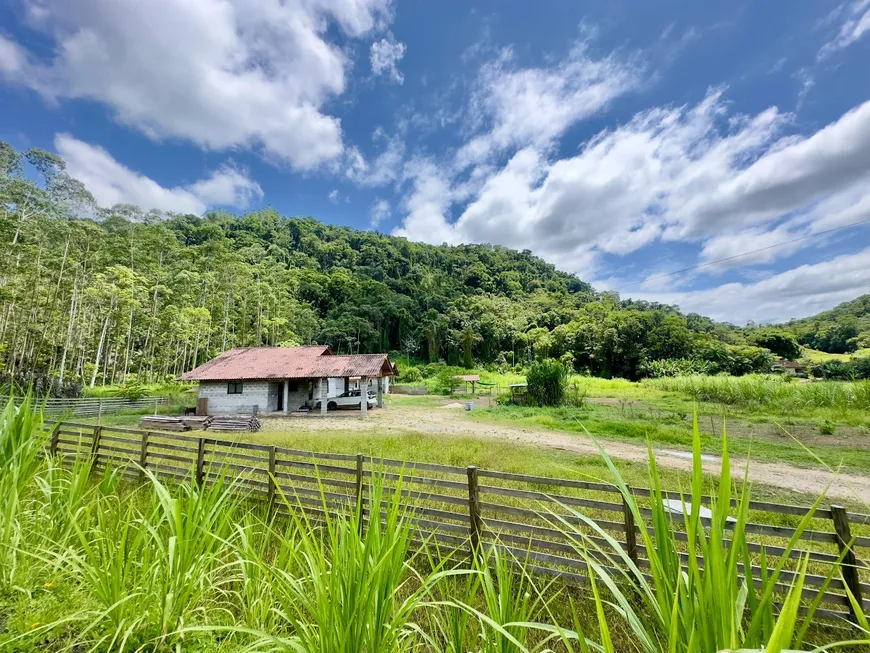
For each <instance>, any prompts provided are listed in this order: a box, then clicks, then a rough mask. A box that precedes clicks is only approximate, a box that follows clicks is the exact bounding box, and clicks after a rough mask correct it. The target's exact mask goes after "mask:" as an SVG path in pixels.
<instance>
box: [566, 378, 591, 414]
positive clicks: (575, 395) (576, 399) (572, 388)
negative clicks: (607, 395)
mask: <svg viewBox="0 0 870 653" xmlns="http://www.w3.org/2000/svg"><path fill="white" fill-rule="evenodd" d="M586 396H587V392H586V388H583V387H581V386H580V384H579V383H577V382H576V381H575V382H573V383H571V384H570V385H569V386H568V388H567V389H566V390H565V405H566V406H572V407H573V408H583V407H584V406H586Z"/></svg>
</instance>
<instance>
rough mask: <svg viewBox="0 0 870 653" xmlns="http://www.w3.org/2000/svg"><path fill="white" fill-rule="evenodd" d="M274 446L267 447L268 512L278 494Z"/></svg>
mask: <svg viewBox="0 0 870 653" xmlns="http://www.w3.org/2000/svg"><path fill="white" fill-rule="evenodd" d="M275 458H276V450H275V445H272V446H271V447H269V511H270V512H271V511H272V508H273V506H274V505H275V495H276V494H277V493H278V487H277V481H276V480H275Z"/></svg>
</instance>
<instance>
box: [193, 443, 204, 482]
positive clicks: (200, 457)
mask: <svg viewBox="0 0 870 653" xmlns="http://www.w3.org/2000/svg"><path fill="white" fill-rule="evenodd" d="M204 477H205V438H200V439H199V442H197V444H196V474H195V476H194V481H195V482H196V485H197V486H198V487H202V483H203V481H204Z"/></svg>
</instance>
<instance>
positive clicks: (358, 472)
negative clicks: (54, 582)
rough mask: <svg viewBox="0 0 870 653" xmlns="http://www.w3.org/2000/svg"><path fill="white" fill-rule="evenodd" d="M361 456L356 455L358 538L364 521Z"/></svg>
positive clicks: (361, 533) (362, 457)
mask: <svg viewBox="0 0 870 653" xmlns="http://www.w3.org/2000/svg"><path fill="white" fill-rule="evenodd" d="M364 460H365V457H364V456H363V454H361V453H358V454H357V455H356V511H357V515H358V518H359V524H358V527H359V536H360V538H362V536H363V533H364V532H365V528H364V527H365V524H364V522H365V520H364V519H363V461H364Z"/></svg>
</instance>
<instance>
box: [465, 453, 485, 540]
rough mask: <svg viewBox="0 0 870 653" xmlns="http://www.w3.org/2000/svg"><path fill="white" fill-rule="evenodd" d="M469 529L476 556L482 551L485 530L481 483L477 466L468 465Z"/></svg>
mask: <svg viewBox="0 0 870 653" xmlns="http://www.w3.org/2000/svg"><path fill="white" fill-rule="evenodd" d="M468 520H469V521H468V531H469V535H470V536H471V555H472V557H475V556H477V555H478V552H479V551H480V533H481V531H482V530H483V520H482V519H481V516H480V485H479V484H478V482H477V467H475V466H474V465H469V466H468Z"/></svg>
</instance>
